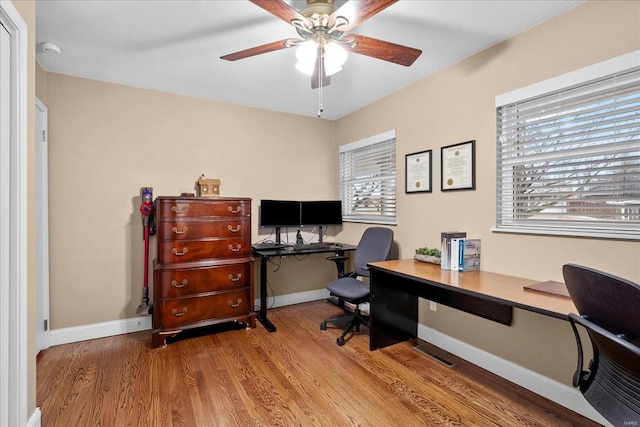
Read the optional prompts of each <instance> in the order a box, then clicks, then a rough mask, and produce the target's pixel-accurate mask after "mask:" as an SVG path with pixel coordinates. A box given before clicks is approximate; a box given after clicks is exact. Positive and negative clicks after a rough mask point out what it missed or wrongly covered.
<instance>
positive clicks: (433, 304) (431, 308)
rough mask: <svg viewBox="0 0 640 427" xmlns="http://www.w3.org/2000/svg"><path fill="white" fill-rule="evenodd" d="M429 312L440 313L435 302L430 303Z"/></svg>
mask: <svg viewBox="0 0 640 427" xmlns="http://www.w3.org/2000/svg"><path fill="white" fill-rule="evenodd" d="M429 310H431V311H438V304H436V303H435V302H433V301H429Z"/></svg>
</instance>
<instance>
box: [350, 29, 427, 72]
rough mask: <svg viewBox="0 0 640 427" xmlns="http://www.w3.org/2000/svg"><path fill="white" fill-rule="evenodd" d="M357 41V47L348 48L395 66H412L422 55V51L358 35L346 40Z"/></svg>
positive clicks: (352, 35)
mask: <svg viewBox="0 0 640 427" xmlns="http://www.w3.org/2000/svg"><path fill="white" fill-rule="evenodd" d="M351 38H352V39H355V41H356V45H355V46H354V47H352V48H348V49H349V50H350V51H351V52H355V53H359V54H360V55H366V56H370V57H372V58H377V59H382V60H384V61H389V62H393V63H395V64H400V65H404V66H405V67H408V66H410V65H411V64H413V63H414V62H415V60H416V59H418V57H419V56H420V55H421V54H422V51H421V50H420V49H414V48H412V47H408V46H402V45H400V44H395V43H391V42H386V41H384V40H378V39H374V38H371V37H367V36H361V35H358V34H349V35H348V36H347V37H346V39H351Z"/></svg>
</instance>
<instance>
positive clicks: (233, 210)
mask: <svg viewBox="0 0 640 427" xmlns="http://www.w3.org/2000/svg"><path fill="white" fill-rule="evenodd" d="M227 210H228V211H229V212H231V213H232V214H237V213H240V212H242V206H238V207H237V208H235V209H233V207H231V206H227Z"/></svg>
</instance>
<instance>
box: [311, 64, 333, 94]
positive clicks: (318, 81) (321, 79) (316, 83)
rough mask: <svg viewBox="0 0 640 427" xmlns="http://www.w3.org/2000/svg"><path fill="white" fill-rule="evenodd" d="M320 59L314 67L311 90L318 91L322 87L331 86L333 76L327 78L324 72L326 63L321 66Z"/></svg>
mask: <svg viewBox="0 0 640 427" xmlns="http://www.w3.org/2000/svg"><path fill="white" fill-rule="evenodd" d="M320 64H321V63H320V58H319V57H318V58H316V65H315V66H314V67H313V75H312V76H311V89H318V88H319V87H320V86H322V87H325V86H329V85H330V84H331V76H327V74H326V73H325V70H324V63H323V64H322V66H320Z"/></svg>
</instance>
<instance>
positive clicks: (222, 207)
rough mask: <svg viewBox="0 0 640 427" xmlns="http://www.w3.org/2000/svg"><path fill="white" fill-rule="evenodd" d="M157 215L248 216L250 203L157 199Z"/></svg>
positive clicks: (177, 216)
mask: <svg viewBox="0 0 640 427" xmlns="http://www.w3.org/2000/svg"><path fill="white" fill-rule="evenodd" d="M156 209H157V211H158V212H157V217H158V218H160V220H162V219H174V218H199V217H216V216H224V217H248V216H249V215H250V214H251V203H250V202H249V201H246V200H224V199H223V200H201V199H194V200H189V199H158V206H156Z"/></svg>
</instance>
